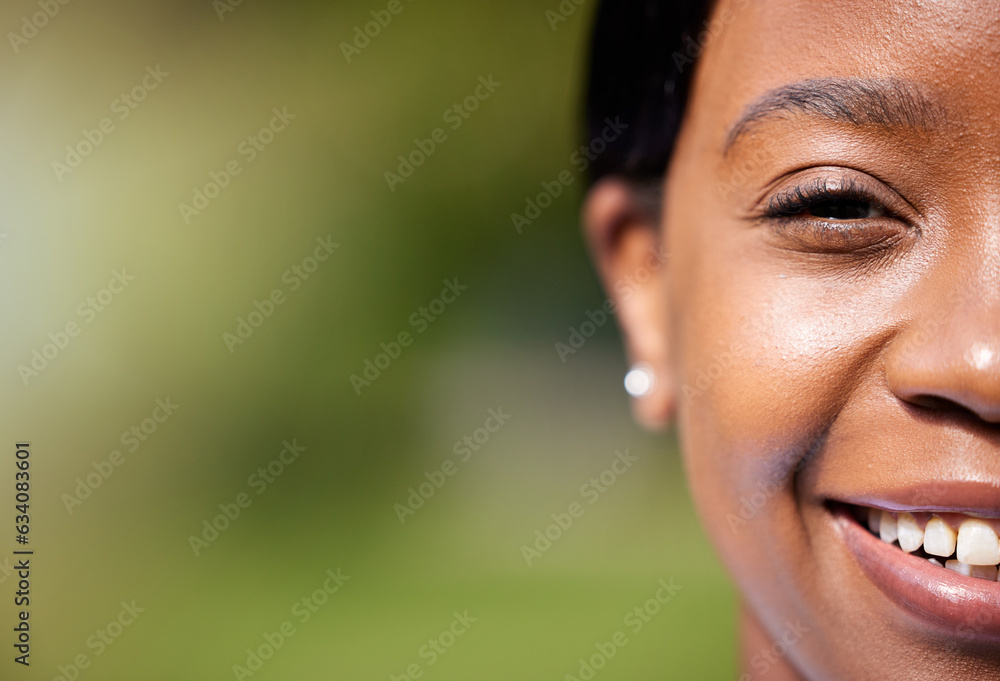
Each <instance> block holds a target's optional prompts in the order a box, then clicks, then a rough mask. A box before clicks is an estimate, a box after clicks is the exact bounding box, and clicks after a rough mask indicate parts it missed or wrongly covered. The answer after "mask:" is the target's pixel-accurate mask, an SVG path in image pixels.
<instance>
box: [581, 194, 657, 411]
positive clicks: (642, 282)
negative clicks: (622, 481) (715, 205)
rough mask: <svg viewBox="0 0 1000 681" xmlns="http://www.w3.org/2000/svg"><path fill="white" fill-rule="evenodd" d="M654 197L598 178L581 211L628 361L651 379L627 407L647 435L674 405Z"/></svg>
mask: <svg viewBox="0 0 1000 681" xmlns="http://www.w3.org/2000/svg"><path fill="white" fill-rule="evenodd" d="M660 195H661V188H660V187H655V188H654V187H650V186H643V185H637V184H634V183H631V182H628V181H626V180H624V179H621V178H615V177H610V178H604V179H602V180H600V181H599V182H598V183H597V184H595V185H594V186H593V187H592V188H591V189H590V191H589V193H588V195H587V198H586V201H585V203H584V208H583V228H584V233H585V236H586V239H587V243H588V245H589V247H590V253H591V257H592V258H593V260H594V264H595V266H596V268H597V272H598V274H599V275H600V277H601V279H602V281H603V282H604V288H605V290H606V291H607V293H608V297H609V298H610V299H611V300H612V301H613V302H614V303H615V306H616V309H617V317H618V325H619V327H620V328H621V330H622V335H623V336H624V339H625V350H626V352H627V354H628V358H629V362H630V363H631V364H633V365H634V364H639V363H643V364H646V365H648V367H649V368H650V369H651V370H652V371H653V373H654V376H655V379H654V383H653V388H652V391H651V392H650V393H648V394H647V395H645V396H643V397H637V398H634V399H633V403H632V404H633V407H632V410H633V413H634V414H635V417H636V420H637V421H639V423H641V424H642V425H644V426H646V427H647V428H650V429H653V430H659V429H662V428H664V427H666V426H667V425H668V424H669V422H670V421H671V419H672V418H673V414H674V408H675V405H676V394H675V390H674V380H673V371H672V368H671V364H670V343H669V338H670V334H669V331H670V329H669V328H668V324H669V319H670V315H669V309H668V304H669V296H668V290H667V269H668V266H669V263H668V261H667V258H668V256H667V254H666V253H664V252H663V251H662V242H663V240H662V236H661V224H660V223H661V218H660V215H661V210H660V209H661V206H660V200H659V197H660Z"/></svg>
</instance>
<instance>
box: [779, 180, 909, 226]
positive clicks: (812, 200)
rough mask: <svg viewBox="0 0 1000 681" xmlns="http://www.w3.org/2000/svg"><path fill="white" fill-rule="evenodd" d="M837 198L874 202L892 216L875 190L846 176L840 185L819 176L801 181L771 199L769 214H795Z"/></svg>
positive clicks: (784, 216)
mask: <svg viewBox="0 0 1000 681" xmlns="http://www.w3.org/2000/svg"><path fill="white" fill-rule="evenodd" d="M835 201H857V202H859V203H867V204H871V205H873V206H875V207H877V208H881V209H882V210H883V211H885V214H886V215H887V216H890V217H891V211H889V209H888V208H886V207H885V205H884V204H883V202H882V201H880V200H879V199H878V198H876V197H874V196H872V192H870V191H868V190H866V189H865V188H864V187H862V186H861V185H859V184H858V183H857V182H855V181H854V180H853V179H852V178H846V179H844V180H843V181H842V182H840V183H838V186H837V187H831V186H830V182H829V181H828V180H827V179H825V178H816V179H814V180H811V181H810V182H808V183H807V184H803V185H797V186H795V187H793V188H792V189H790V190H787V191H785V192H782V193H781V194H777V195H776V196H773V197H772V198H771V199H770V200H769V201H768V202H767V207H766V209H765V215H766V216H767V217H769V218H792V217H796V216H798V215H799V214H800V213H802V212H803V211H805V210H807V209H809V208H813V207H815V206H816V205H818V204H822V203H828V202H835ZM811 220H813V221H824V222H836V223H848V222H850V221H847V220H836V221H833V220H824V219H823V218H819V217H813V218H811ZM844 227H848V225H847V224H844Z"/></svg>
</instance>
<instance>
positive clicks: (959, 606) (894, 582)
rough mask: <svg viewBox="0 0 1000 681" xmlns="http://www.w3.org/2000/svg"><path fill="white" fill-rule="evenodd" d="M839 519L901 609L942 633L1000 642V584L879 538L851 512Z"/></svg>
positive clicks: (854, 549) (861, 561) (868, 569)
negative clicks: (966, 573)
mask: <svg viewBox="0 0 1000 681" xmlns="http://www.w3.org/2000/svg"><path fill="white" fill-rule="evenodd" d="M834 519H835V521H836V525H837V527H838V529H839V530H840V534H841V537H842V538H843V540H844V543H845V544H846V545H847V548H848V550H849V551H850V552H851V554H852V555H853V556H854V559H855V560H856V561H857V563H858V565H859V566H860V567H861V570H862V571H863V572H864V573H865V574H866V575H867V576H868V579H870V580H871V581H872V583H873V584H875V586H877V587H878V588H879V590H880V591H881V592H882V593H883V594H885V595H886V596H887V597H888V598H890V599H891V600H892V601H894V602H895V603H896V604H897V605H899V606H900V607H902V608H903V609H904V610H906V611H907V612H909V613H910V614H911V615H913V616H915V617H916V618H917V619H919V620H921V621H923V622H925V623H930V624H931V625H932V626H934V627H935V628H936V629H938V630H939V631H940V633H946V634H948V635H950V636H952V637H958V638H964V639H969V640H977V641H983V640H985V641H998V640H1000V582H988V581H986V580H984V579H977V578H975V577H965V576H964V575H960V574H958V573H957V572H953V571H951V570H948V569H945V568H940V567H937V566H936V565H932V564H931V563H929V562H927V560H926V559H924V558H918V557H917V556H911V555H910V554H908V553H906V552H905V551H903V550H902V549H899V548H897V547H895V546H892V545H890V544H886V543H885V542H883V541H882V540H881V539H878V538H877V537H875V535H873V534H871V533H870V532H869V531H868V530H866V529H865V528H863V527H861V525H859V524H858V522H857V521H856V520H855V519H854V518H852V517H850V515H849V514H848V513H847V512H846V511H844V512H838V513H836V515H835V516H834ZM941 630H943V631H941Z"/></svg>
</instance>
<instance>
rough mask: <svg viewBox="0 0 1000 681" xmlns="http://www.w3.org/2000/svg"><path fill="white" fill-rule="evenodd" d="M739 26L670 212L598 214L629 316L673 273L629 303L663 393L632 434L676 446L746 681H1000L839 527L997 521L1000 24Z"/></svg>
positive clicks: (935, 6)
mask: <svg viewBox="0 0 1000 681" xmlns="http://www.w3.org/2000/svg"><path fill="white" fill-rule="evenodd" d="M737 5H739V6H740V7H741V8H740V9H737ZM742 5H743V3H731V2H727V1H725V0H724V1H722V2H720V3H718V6H717V7H715V8H714V10H713V16H714V17H716V18H718V17H720V16H721V15H722V12H724V11H726V10H727V9H729V10H730V11H731V16H732V20H731V21H729V22H727V25H726V26H725V29H724V30H723V31H722V33H721V35H720V36H719V37H718V38H716V39H715V40H713V41H712V42H711V43H710V44H709V45H708V46H707V47H706V48H705V50H704V52H703V54H702V56H701V58H700V60H699V63H698V65H697V70H696V71H695V75H694V81H693V85H692V99H691V101H690V103H689V108H688V110H687V112H686V116H685V120H684V124H683V126H682V129H681V134H680V137H679V139H678V143H677V145H676V147H675V150H674V154H673V157H672V159H671V164H670V167H669V169H668V172H667V176H666V178H665V180H664V183H663V189H664V200H663V206H662V212H661V213H660V214H658V215H655V216H651V215H649V214H648V213H646V212H644V208H643V207H644V206H645V205H647V202H645V201H644V200H643V199H642V197H641V196H640V194H639V191H638V190H637V189H636V188H635V187H633V186H631V185H629V183H627V182H624V181H622V180H619V179H615V178H609V179H605V180H603V181H601V182H600V183H598V184H597V185H595V187H594V188H593V189H592V190H591V192H590V195H589V196H588V198H587V203H586V206H585V210H584V222H585V229H586V234H587V238H588V242H589V244H590V247H591V251H592V253H593V257H594V259H595V263H596V265H597V268H598V270H599V272H600V274H601V276H602V278H603V279H604V281H605V283H606V285H607V288H608V291H609V294H610V295H612V296H615V291H614V286H613V283H614V282H615V281H618V280H620V279H622V278H623V277H625V276H628V275H629V274H630V273H631V272H634V271H637V270H638V269H639V268H641V267H642V266H643V263H644V261H645V260H646V258H647V256H648V252H649V250H650V249H662V250H663V251H665V252H666V253H668V254H669V256H670V257H669V261H668V264H667V266H666V267H665V268H663V269H662V270H660V271H659V272H657V274H656V276H654V277H653V278H651V279H650V280H649V281H648V283H647V284H646V285H645V286H643V287H642V288H641V289H640V290H639V291H638V292H637V293H636V294H634V295H631V296H630V297H629V298H628V299H617V301H616V302H617V303H618V305H619V307H620V313H619V323H620V325H621V327H622V330H623V334H624V337H625V340H626V346H627V351H628V354H629V357H630V360H631V361H634V362H646V363H648V364H649V365H651V366H652V367H653V368H654V370H655V372H656V375H657V387H656V389H655V390H654V392H653V393H652V394H651V395H649V396H647V397H644V398H641V399H639V400H637V402H636V404H635V413H636V416H637V418H638V420H639V421H640V422H642V423H644V424H646V425H648V426H651V427H660V426H664V425H666V424H668V423H671V422H676V424H677V426H678V428H679V433H680V436H681V443H682V448H683V452H684V461H685V466H686V470H687V474H688V478H689V482H690V485H691V489H692V493H693V497H694V500H695V503H696V505H697V507H698V510H699V513H700V515H701V518H702V520H703V522H704V524H705V527H706V529H707V531H708V533H709V535H710V536H711V538H712V540H713V542H714V544H715V545H716V547H717V549H718V551H719V553H720V555H721V557H722V559H723V561H724V562H725V564H726V565H727V567H728V568H729V571H730V573H731V575H732V576H733V579H734V580H735V582H736V583H737V585H738V587H739V589H740V591H741V593H742V594H743V598H744V603H745V604H744V606H743V609H744V615H743V619H742V654H741V665H742V666H743V669H742V670H741V671H742V672H743V673H745V674H748V675H750V676H747V677H745V678H751V677H752V678H755V679H799V678H801V679H879V680H885V679H935V680H937V679H996V678H1000V643H996V642H993V643H989V642H987V643H983V642H982V641H978V642H976V643H975V644H971V643H969V644H967V643H965V642H963V641H962V640H960V639H959V638H958V637H957V636H952V633H953V632H950V631H949V630H948V629H947V628H941V627H937V628H935V627H932V626H931V625H929V624H928V623H927V622H924V621H922V620H920V619H919V618H914V617H912V616H910V615H909V614H908V613H907V612H904V611H903V610H902V609H901V608H900V607H899V605H898V604H897V603H896V602H893V601H892V600H891V599H890V598H887V597H886V595H885V594H884V593H883V592H882V591H880V590H879V589H878V588H876V587H875V586H874V585H873V583H872V581H871V580H870V579H869V577H868V576H866V574H865V573H864V572H863V571H862V570H861V569H860V568H859V565H858V562H857V561H856V560H855V558H854V557H853V556H852V555H851V554H850V553H849V552H848V550H847V549H846V548H845V544H844V541H843V538H842V537H841V535H840V534H839V531H838V526H837V524H836V522H834V521H833V520H832V516H831V512H830V508H829V505H830V503H831V501H830V500H831V499H834V500H836V499H845V498H856V497H858V495H864V494H872V493H875V492H877V491H880V490H886V489H891V490H895V491H896V493H898V495H901V496H905V492H899V490H906V489H912V488H915V487H917V486H920V485H924V487H925V488H926V486H927V485H928V484H934V483H937V482H941V481H943V482H946V483H962V482H969V481H971V482H973V483H976V484H978V485H980V487H981V489H985V490H987V491H988V490H990V489H992V490H995V491H996V493H995V494H994V496H993V501H992V502H991V504H992V505H991V506H990V508H991V509H992V510H993V511H995V517H1000V210H998V209H1000V5H998V4H997V3H996V2H995V0H992V1H987V0H969V1H967V2H962V3H945V2H937V1H927V2H922V3H916V2H897V1H890V0H885V1H880V2H870V3H860V2H838V1H828V2H822V3H819V2H809V1H806V0H756V1H755V2H753V3H751V4H750V5H749V6H748V7H746V8H742ZM726 353H729V354H728V355H726ZM713 365H714V366H713ZM706 381H707V382H706ZM761 490H766V495H765V497H766V498H765V500H764V501H763V503H760V504H757V503H756V502H753V503H752V504H751V505H752V506H753V509H754V510H753V513H752V514H750V517H749V518H745V517H744V516H741V515H740V514H741V510H744V511H745V508H746V506H745V504H744V502H745V501H747V500H751V499H753V498H754V495H755V494H757V495H759V493H760V492H761ZM985 496H987V497H988V496H989V495H988V494H987V495H985ZM914 505H915V506H918V507H919V506H920V504H919V503H916V502H915V503H914ZM734 517H740V520H742V521H744V522H736V523H734V522H733V518H734ZM994 587H995V588H1000V586H997V585H996V584H995V583H994ZM991 588H993V587H991ZM998 617H1000V611H998ZM789 622H791V623H796V622H800V623H801V626H802V628H803V629H804V630H805V631H806V633H804V634H803V635H802V636H801V637H799V640H797V641H795V642H794V644H793V645H790V646H788V647H787V651H786V652H783V654H782V655H781V656H780V659H776V660H775V661H774V663H773V664H768V665H767V667H768V668H767V671H766V673H762V666H761V665H758V666H754V665H753V664H752V662H751V661H752V659H753V657H754V655H755V654H756V653H758V652H759V651H761V650H763V649H766V648H767V647H769V646H771V645H772V643H773V642H774V641H776V640H778V639H780V638H781V637H782V635H783V634H784V633H786V629H787V625H788V623H789ZM782 650H784V648H782Z"/></svg>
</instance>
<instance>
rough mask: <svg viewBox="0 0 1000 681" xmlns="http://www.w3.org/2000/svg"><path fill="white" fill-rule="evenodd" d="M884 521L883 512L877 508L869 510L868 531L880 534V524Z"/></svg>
mask: <svg viewBox="0 0 1000 681" xmlns="http://www.w3.org/2000/svg"><path fill="white" fill-rule="evenodd" d="M881 520H882V511H880V510H878V509H876V508H869V509H868V529H869V530H871V531H872V534H878V526H879V522H880V521H881Z"/></svg>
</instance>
